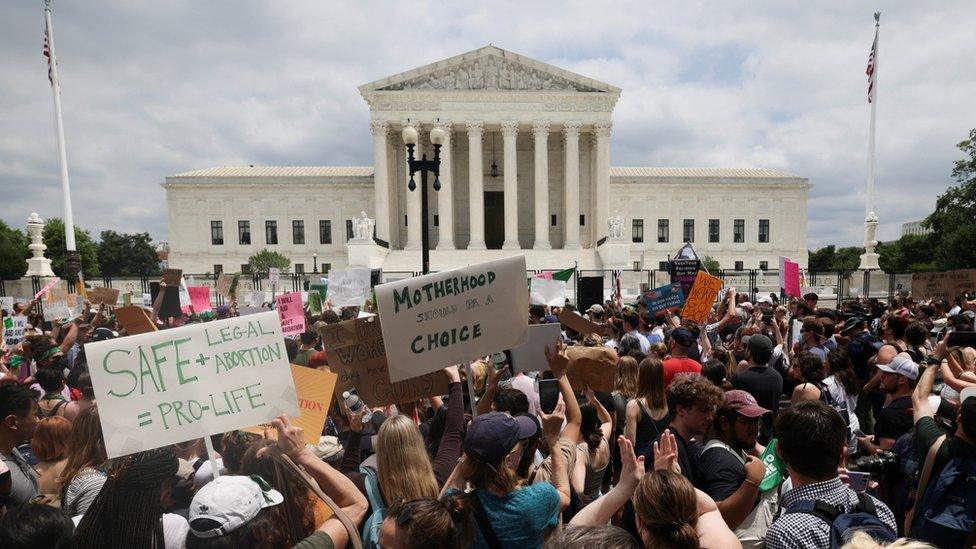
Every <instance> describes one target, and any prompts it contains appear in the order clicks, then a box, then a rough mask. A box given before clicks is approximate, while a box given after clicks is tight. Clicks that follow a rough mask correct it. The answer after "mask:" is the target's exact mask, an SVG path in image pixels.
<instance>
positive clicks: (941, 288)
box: [912, 269, 976, 301]
mask: <svg viewBox="0 0 976 549" xmlns="http://www.w3.org/2000/svg"><path fill="white" fill-rule="evenodd" d="M974 290H976V269H958V270H955V271H945V272H941V273H914V274H913V275H912V297H913V298H915V299H944V300H946V301H952V300H953V299H955V297H956V296H957V295H960V294H962V293H963V292H972V291H974Z"/></svg>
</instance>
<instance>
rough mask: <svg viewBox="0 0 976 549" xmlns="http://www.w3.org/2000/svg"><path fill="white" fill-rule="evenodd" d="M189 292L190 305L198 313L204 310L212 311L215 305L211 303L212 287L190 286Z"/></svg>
mask: <svg viewBox="0 0 976 549" xmlns="http://www.w3.org/2000/svg"><path fill="white" fill-rule="evenodd" d="M186 291H187V293H189V294H190V305H191V306H192V307H193V311H194V312H195V313H197V314H199V313H202V312H204V311H212V310H213V305H211V304H210V288H208V287H206V286H188V287H187V288H186Z"/></svg>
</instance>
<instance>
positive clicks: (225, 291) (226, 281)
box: [215, 273, 236, 299]
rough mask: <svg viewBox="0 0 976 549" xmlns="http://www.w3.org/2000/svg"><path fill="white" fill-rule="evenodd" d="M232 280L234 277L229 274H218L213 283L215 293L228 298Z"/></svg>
mask: <svg viewBox="0 0 976 549" xmlns="http://www.w3.org/2000/svg"><path fill="white" fill-rule="evenodd" d="M235 276H236V275H235ZM233 281H234V278H233V277H231V276H230V275H229V274H227V273H220V275H218V276H217V284H215V286H216V290H217V295H219V296H223V297H226V298H228V299H230V285H231V283H232V282H233Z"/></svg>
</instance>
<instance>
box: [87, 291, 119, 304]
mask: <svg viewBox="0 0 976 549" xmlns="http://www.w3.org/2000/svg"><path fill="white" fill-rule="evenodd" d="M88 301H91V302H92V303H102V304H104V305H108V306H110V307H115V306H116V305H117V304H118V303H119V290H116V289H114V288H102V287H99V286H94V287H92V289H90V290H88Z"/></svg>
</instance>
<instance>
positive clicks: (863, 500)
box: [854, 492, 878, 516]
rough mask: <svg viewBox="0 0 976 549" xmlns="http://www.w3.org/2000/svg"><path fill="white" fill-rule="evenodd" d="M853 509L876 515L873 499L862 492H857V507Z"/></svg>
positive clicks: (876, 510) (876, 508)
mask: <svg viewBox="0 0 976 549" xmlns="http://www.w3.org/2000/svg"><path fill="white" fill-rule="evenodd" d="M854 509H855V511H858V512H861V513H867V514H869V515H874V516H878V507H877V506H876V505H875V504H874V500H873V499H871V497H869V496H868V495H867V494H865V493H864V492H858V493H857V507H855V508H854Z"/></svg>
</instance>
